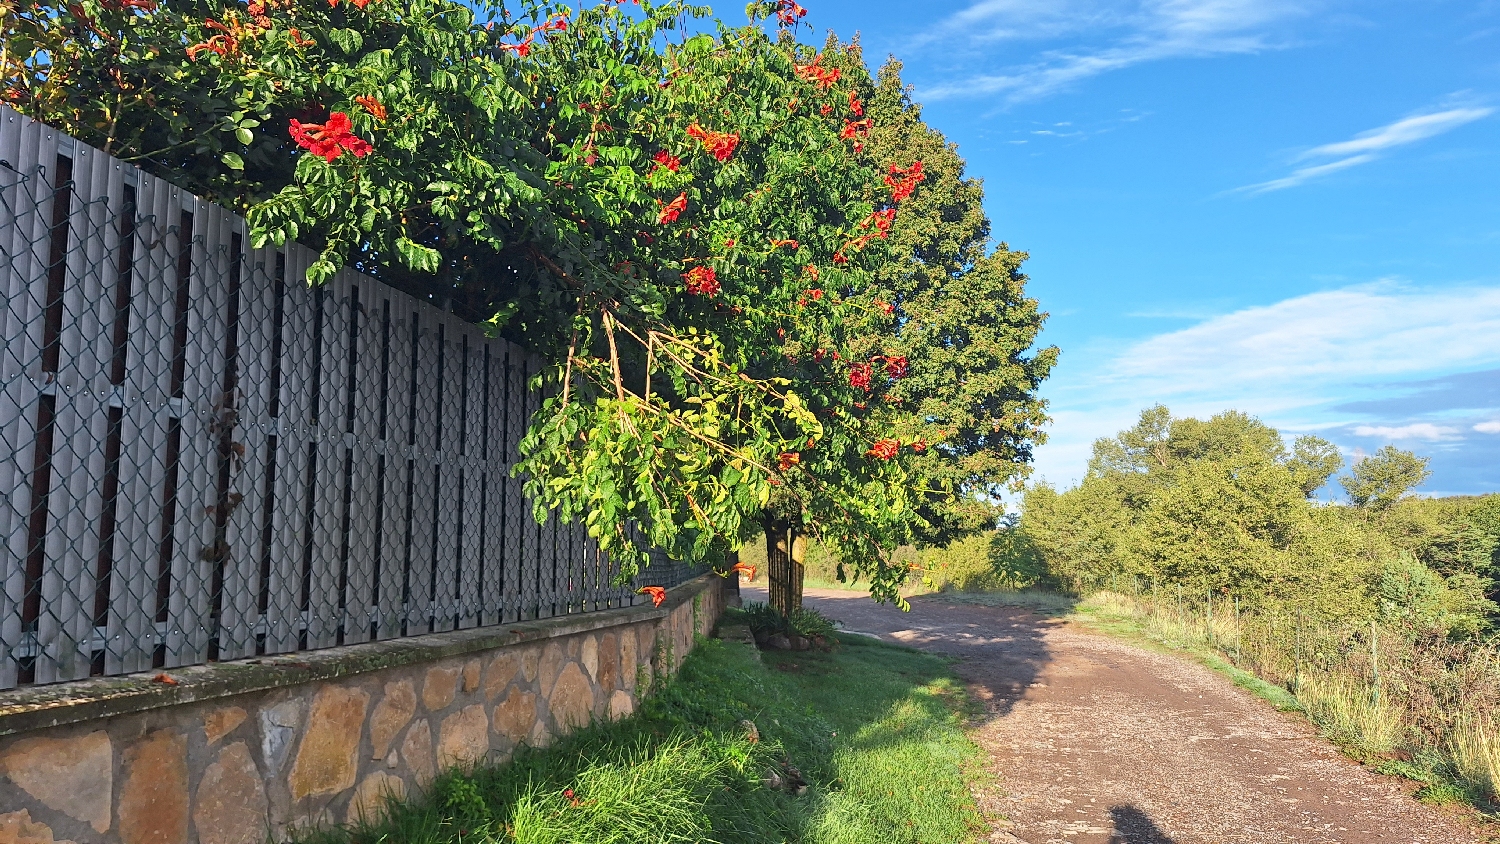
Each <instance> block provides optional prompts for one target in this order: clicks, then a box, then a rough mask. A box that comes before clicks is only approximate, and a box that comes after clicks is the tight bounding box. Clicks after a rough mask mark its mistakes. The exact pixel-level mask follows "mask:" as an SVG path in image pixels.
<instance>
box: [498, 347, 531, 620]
mask: <svg viewBox="0 0 1500 844" xmlns="http://www.w3.org/2000/svg"><path fill="white" fill-rule="evenodd" d="M524 359H525V358H524V356H523V355H522V353H521V351H520V350H519V349H517V348H516V347H514V346H507V347H506V353H505V384H506V387H505V390H506V391H505V441H504V443H503V451H504V453H505V464H506V466H507V468H509V467H511V466H513V465H515V463H516V462H517V461H519V460H520V451H519V449H518V447H517V446H518V444H519V443H520V441H521V432H522V431H524V430H525V425H526V401H525V395H526V382H525V380H524V379H523V377H522V375H523V373H522V366H523V364H522V361H523V360H524ZM507 474H508V473H507ZM524 481H525V479H524V478H507V480H506V508H505V561H506V566H505V616H504V618H505V620H506V621H519V620H520V619H521V618H522V616H523V614H524V611H523V609H522V607H523V605H524V603H525V600H524V597H523V592H522V583H523V578H522V576H521V572H522V570H523V569H525V567H526V530H525V528H526V522H528V521H530V519H531V516H530V514H529V513H527V512H526V510H527V506H526V499H525V497H524V496H523V495H522V494H521V492H522V486H523V484H524Z"/></svg>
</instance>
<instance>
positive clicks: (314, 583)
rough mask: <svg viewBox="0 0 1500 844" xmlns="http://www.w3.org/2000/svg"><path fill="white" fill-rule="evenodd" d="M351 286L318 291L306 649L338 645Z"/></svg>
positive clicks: (335, 283) (337, 281) (334, 284)
mask: <svg viewBox="0 0 1500 844" xmlns="http://www.w3.org/2000/svg"><path fill="white" fill-rule="evenodd" d="M349 292H350V291H349V285H348V281H347V278H346V277H345V276H343V275H339V276H336V277H335V278H333V279H332V280H331V281H329V282H327V286H326V287H325V288H324V289H322V290H318V291H315V293H317V294H321V295H315V296H314V301H316V302H318V303H319V305H318V307H319V308H320V309H321V310H322V313H323V325H322V332H321V341H320V343H319V348H318V356H319V358H320V368H319V373H318V395H317V399H316V401H317V405H316V409H315V410H314V412H313V414H314V417H315V419H316V428H317V430H316V434H315V438H314V453H315V454H316V455H317V466H316V471H315V472H314V474H313V479H312V480H313V483H312V486H313V506H312V514H313V515H312V520H311V522H310V524H309V530H310V535H311V539H312V541H311V542H310V543H309V548H310V551H311V554H310V555H309V558H310V561H311V566H310V572H311V577H310V578H309V583H310V588H309V591H308V612H307V617H306V624H307V645H306V647H309V648H326V647H331V646H333V645H335V644H338V630H339V622H340V620H341V619H340V618H339V613H338V606H339V599H340V597H341V595H340V590H339V556H338V555H339V545H340V544H341V539H342V536H341V533H340V525H341V519H340V511H341V509H342V507H343V495H344V477H343V468H344V460H343V457H344V436H343V413H344V406H345V403H344V399H345V395H346V387H347V384H346V382H345V378H346V375H347V369H346V366H345V364H346V361H347V360H348V345H347V344H348V340H349V328H348V322H349Z"/></svg>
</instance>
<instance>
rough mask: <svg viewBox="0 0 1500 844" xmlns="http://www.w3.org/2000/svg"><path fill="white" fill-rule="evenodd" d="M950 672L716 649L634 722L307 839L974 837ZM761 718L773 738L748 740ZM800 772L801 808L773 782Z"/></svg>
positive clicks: (959, 697) (885, 653) (966, 748)
mask: <svg viewBox="0 0 1500 844" xmlns="http://www.w3.org/2000/svg"><path fill="white" fill-rule="evenodd" d="M963 705H964V701H963V692H962V688H961V687H960V686H959V685H958V683H957V681H956V680H955V679H954V678H953V676H952V674H951V672H950V671H949V669H948V667H947V665H946V664H945V663H944V661H943V660H941V659H939V658H936V657H933V656H930V655H927V654H923V653H919V652H916V651H912V650H909V649H905V648H897V647H891V646H887V645H883V644H880V643H878V642H875V641H871V640H859V639H858V638H857V637H847V639H846V642H845V644H844V646H843V647H842V648H841V649H840V650H839V651H837V652H835V653H832V654H824V653H819V652H798V653H785V654H776V655H769V658H768V659H766V661H765V662H764V663H762V662H760V661H758V660H756V658H755V656H754V653H753V652H752V651H751V650H750V649H749V648H747V647H745V646H743V645H731V644H725V643H721V642H717V641H706V642H703V643H701V645H700V646H699V647H698V648H697V649H696V650H695V651H694V653H693V654H692V655H691V656H690V657H689V658H688V659H687V661H686V663H685V664H684V666H683V668H682V670H681V672H680V673H679V674H678V676H677V677H676V678H674V679H673V680H671V681H669V682H667V683H665V684H664V685H663V686H662V687H661V688H660V689H658V690H657V692H656V693H655V694H653V695H652V696H651V697H650V698H649V699H648V700H647V701H646V703H645V704H644V705H643V706H642V707H641V710H640V711H639V712H638V713H637V714H636V715H635V716H633V717H631V718H628V719H625V720H623V721H620V722H616V723H613V724H597V725H595V726H593V727H591V728H589V729H587V730H584V731H581V732H579V733H576V734H574V735H573V736H570V737H567V738H564V739H561V740H559V741H558V742H557V743H555V744H554V745H553V746H552V747H550V748H548V749H545V750H524V751H522V752H521V753H519V754H517V756H516V758H515V759H514V760H512V761H511V762H510V763H509V764H504V765H495V766H488V767H482V768H480V769H478V770H476V771H474V772H473V773H471V774H462V773H459V772H449V773H448V774H445V775H444V776H442V777H440V778H439V779H438V780H437V782H435V783H434V784H433V786H432V787H431V788H430V789H428V791H427V793H425V794H423V795H418V796H416V797H414V798H413V799H411V800H408V801H404V802H398V803H395V804H392V806H391V809H390V811H389V814H388V816H387V817H386V818H384V819H382V820H381V821H380V822H378V823H375V824H367V825H364V826H361V827H358V828H353V829H339V830H331V831H322V832H318V833H315V834H311V835H305V836H303V840H304V841H306V842H320V844H375V842H396V841H399V842H403V844H404V843H405V842H433V843H434V844H437V842H450V841H451V842H459V841H460V840H462V841H476V842H518V844H541V842H547V843H548V844H563V842H589V844H592V843H593V842H611V843H613V842H618V843H619V844H625V842H632V843H633V842H642V841H662V842H665V841H683V842H687V841H704V842H724V844H730V842H746V844H749V842H765V841H798V842H807V844H815V842H828V844H862V842H872V844H874V842H879V844H893V843H894V842H913V844H918V842H921V843H922V844H925V843H926V842H932V844H951V843H952V842H962V841H969V840H975V839H976V838H977V837H978V833H979V831H980V829H981V827H980V819H979V815H978V813H977V810H976V809H975V808H974V804H973V799H972V797H971V795H970V792H969V789H968V785H967V783H966V780H965V771H966V770H969V769H970V768H969V767H966V766H971V765H972V763H973V760H975V759H977V758H978V751H977V749H976V748H975V747H974V746H973V745H972V744H970V743H969V741H968V739H967V738H966V737H965V736H964V732H963V729H962V718H961V717H960V715H959V713H958V712H957V711H956V710H958V709H961V708H962V706H963ZM744 720H748V721H752V722H753V723H754V724H755V726H756V728H757V730H758V732H759V741H752V740H751V739H750V738H749V737H748V736H747V731H746V729H745V728H744V727H742V726H741V722H742V721H744ZM788 766H790V767H794V768H797V769H799V770H800V773H801V775H802V776H803V777H804V778H805V779H806V781H807V783H808V785H809V788H808V789H807V790H806V793H804V794H802V795H796V794H791V793H787V792H786V791H785V790H776V789H772V788H770V787H768V786H767V785H766V784H765V783H764V782H763V778H765V777H766V776H767V772H768V771H772V770H774V771H778V772H780V773H781V774H782V775H785V774H786V773H787V769H788Z"/></svg>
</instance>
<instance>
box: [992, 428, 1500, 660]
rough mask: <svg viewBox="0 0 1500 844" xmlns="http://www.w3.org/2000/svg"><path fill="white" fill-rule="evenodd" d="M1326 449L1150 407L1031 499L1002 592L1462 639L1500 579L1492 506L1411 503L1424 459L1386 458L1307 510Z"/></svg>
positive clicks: (1379, 455)
mask: <svg viewBox="0 0 1500 844" xmlns="http://www.w3.org/2000/svg"><path fill="white" fill-rule="evenodd" d="M1343 464H1344V461H1343V458H1342V457H1341V456H1340V455H1339V452H1338V449H1337V448H1335V447H1334V446H1333V445H1332V444H1331V443H1329V442H1328V441H1326V440H1323V439H1320V438H1318V437H1311V436H1303V437H1298V438H1296V439H1295V440H1294V441H1293V442H1292V443H1291V445H1290V447H1288V446H1287V444H1286V442H1285V441H1284V439H1283V437H1282V436H1281V433H1280V432H1279V431H1277V430H1276V429H1275V428H1272V427H1270V426H1269V425H1266V424H1264V423H1263V422H1261V421H1260V420H1258V419H1255V418H1253V417H1251V416H1248V415H1246V414H1244V413H1240V412H1237V411H1228V412H1225V413H1221V414H1218V415H1217V416H1214V417H1213V418H1211V419H1208V420H1206V421H1205V420H1199V419H1192V418H1173V417H1172V415H1171V413H1170V412H1169V411H1168V410H1167V409H1166V408H1165V407H1162V406H1160V405H1158V406H1156V407H1152V408H1149V409H1147V410H1146V411H1144V412H1142V414H1141V418H1140V421H1139V422H1138V423H1137V424H1136V425H1135V426H1134V427H1132V428H1130V429H1129V430H1127V431H1122V432H1121V433H1120V434H1119V435H1118V436H1115V437H1110V438H1106V439H1101V440H1098V441H1097V442H1095V443H1094V453H1093V458H1092V459H1091V460H1090V461H1089V468H1088V474H1087V475H1086V476H1085V477H1084V479H1083V481H1082V482H1081V483H1079V484H1078V485H1077V486H1075V487H1073V488H1072V489H1069V490H1066V491H1064V492H1058V491H1057V490H1055V489H1053V488H1052V487H1050V486H1047V485H1045V484H1039V485H1036V486H1034V487H1033V488H1031V489H1030V490H1029V491H1028V492H1027V494H1026V497H1025V502H1024V506H1023V510H1022V513H1023V514H1022V516H1021V518H1020V520H1019V522H1018V523H1017V524H1016V525H1014V526H1013V527H1011V528H1010V529H1009V531H1007V533H1008V534H1009V535H1006V536H1004V537H997V538H992V539H991V542H990V545H991V547H992V549H993V551H994V552H995V553H993V554H992V555H991V560H990V561H989V562H990V563H991V568H992V569H993V570H994V571H995V572H996V573H997V574H999V575H1000V576H1001V577H1002V578H1004V577H1005V576H1006V575H1009V577H1010V578H1011V579H1013V580H1026V579H1031V580H1033V581H1037V580H1046V581H1051V583H1052V584H1053V585H1056V586H1061V587H1064V588H1066V589H1068V590H1070V591H1076V592H1088V591H1092V590H1094V589H1098V588H1109V587H1111V586H1112V585H1114V586H1118V585H1119V584H1120V582H1121V581H1122V580H1125V579H1128V580H1129V581H1130V582H1131V584H1132V586H1133V587H1134V588H1137V589H1138V588H1141V587H1142V586H1147V585H1149V586H1156V587H1161V586H1170V587H1173V588H1175V587H1177V586H1179V585H1180V586H1181V587H1183V588H1185V589H1190V590H1192V592H1194V593H1196V594H1200V595H1201V594H1203V593H1204V592H1212V593H1215V594H1218V595H1223V596H1232V597H1235V598H1238V599H1239V600H1240V601H1242V602H1245V603H1247V604H1249V605H1251V606H1252V607H1260V608H1269V607H1267V605H1275V606H1279V607H1280V608H1285V609H1296V610H1299V611H1303V612H1306V613H1308V614H1310V615H1313V616H1316V617H1321V618H1324V619H1327V620H1330V621H1340V622H1345V623H1347V622H1355V621H1368V620H1371V619H1375V620H1379V621H1381V622H1382V623H1386V622H1390V623H1395V622H1406V623H1408V624H1411V625H1412V626H1418V627H1426V628H1431V627H1442V628H1444V629H1447V630H1449V631H1451V632H1452V633H1455V634H1460V635H1462V634H1474V633H1478V632H1480V631H1481V630H1482V629H1485V628H1487V627H1488V626H1489V622H1490V619H1491V618H1493V617H1494V614H1495V612H1496V605H1495V604H1494V603H1493V599H1494V598H1495V597H1497V596H1496V595H1495V592H1494V589H1495V586H1494V584H1495V581H1496V578H1497V576H1500V495H1487V496H1473V497H1469V496H1465V497H1449V498H1417V497H1414V496H1411V495H1410V494H1409V490H1410V489H1412V488H1413V487H1415V486H1416V485H1418V484H1420V483H1421V482H1422V481H1423V480H1424V479H1425V478H1426V477H1427V474H1428V473H1427V461H1426V460H1425V459H1424V458H1420V457H1417V456H1416V455H1414V454H1412V453H1410V452H1405V451H1401V450H1398V449H1396V448H1393V447H1391V446H1386V447H1385V448H1383V449H1381V450H1380V451H1378V452H1376V453H1375V454H1373V455H1370V456H1367V457H1364V458H1363V459H1361V460H1360V461H1358V462H1357V463H1355V464H1354V465H1353V466H1352V467H1351V470H1350V472H1349V473H1348V474H1347V475H1344V476H1342V477H1339V478H1338V480H1339V483H1340V485H1341V486H1342V487H1343V489H1344V492H1345V494H1346V495H1347V498H1348V503H1347V504H1325V503H1319V502H1318V501H1316V500H1314V499H1313V497H1312V496H1313V494H1314V493H1315V492H1316V491H1317V490H1318V489H1320V488H1322V487H1323V486H1324V485H1325V484H1327V483H1328V481H1329V480H1330V479H1331V478H1333V477H1334V476H1335V475H1337V474H1338V472H1339V471H1340V470H1341V469H1342V468H1343Z"/></svg>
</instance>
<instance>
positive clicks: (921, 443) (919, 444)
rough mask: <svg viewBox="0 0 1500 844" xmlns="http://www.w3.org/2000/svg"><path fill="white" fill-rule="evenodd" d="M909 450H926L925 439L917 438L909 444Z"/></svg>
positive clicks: (917, 451)
mask: <svg viewBox="0 0 1500 844" xmlns="http://www.w3.org/2000/svg"><path fill="white" fill-rule="evenodd" d="M911 450H912V451H915V452H916V453H918V454H921V453H922V452H924V451H926V450H927V441H926V440H917V441H916V442H914V443H912V444H911Z"/></svg>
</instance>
